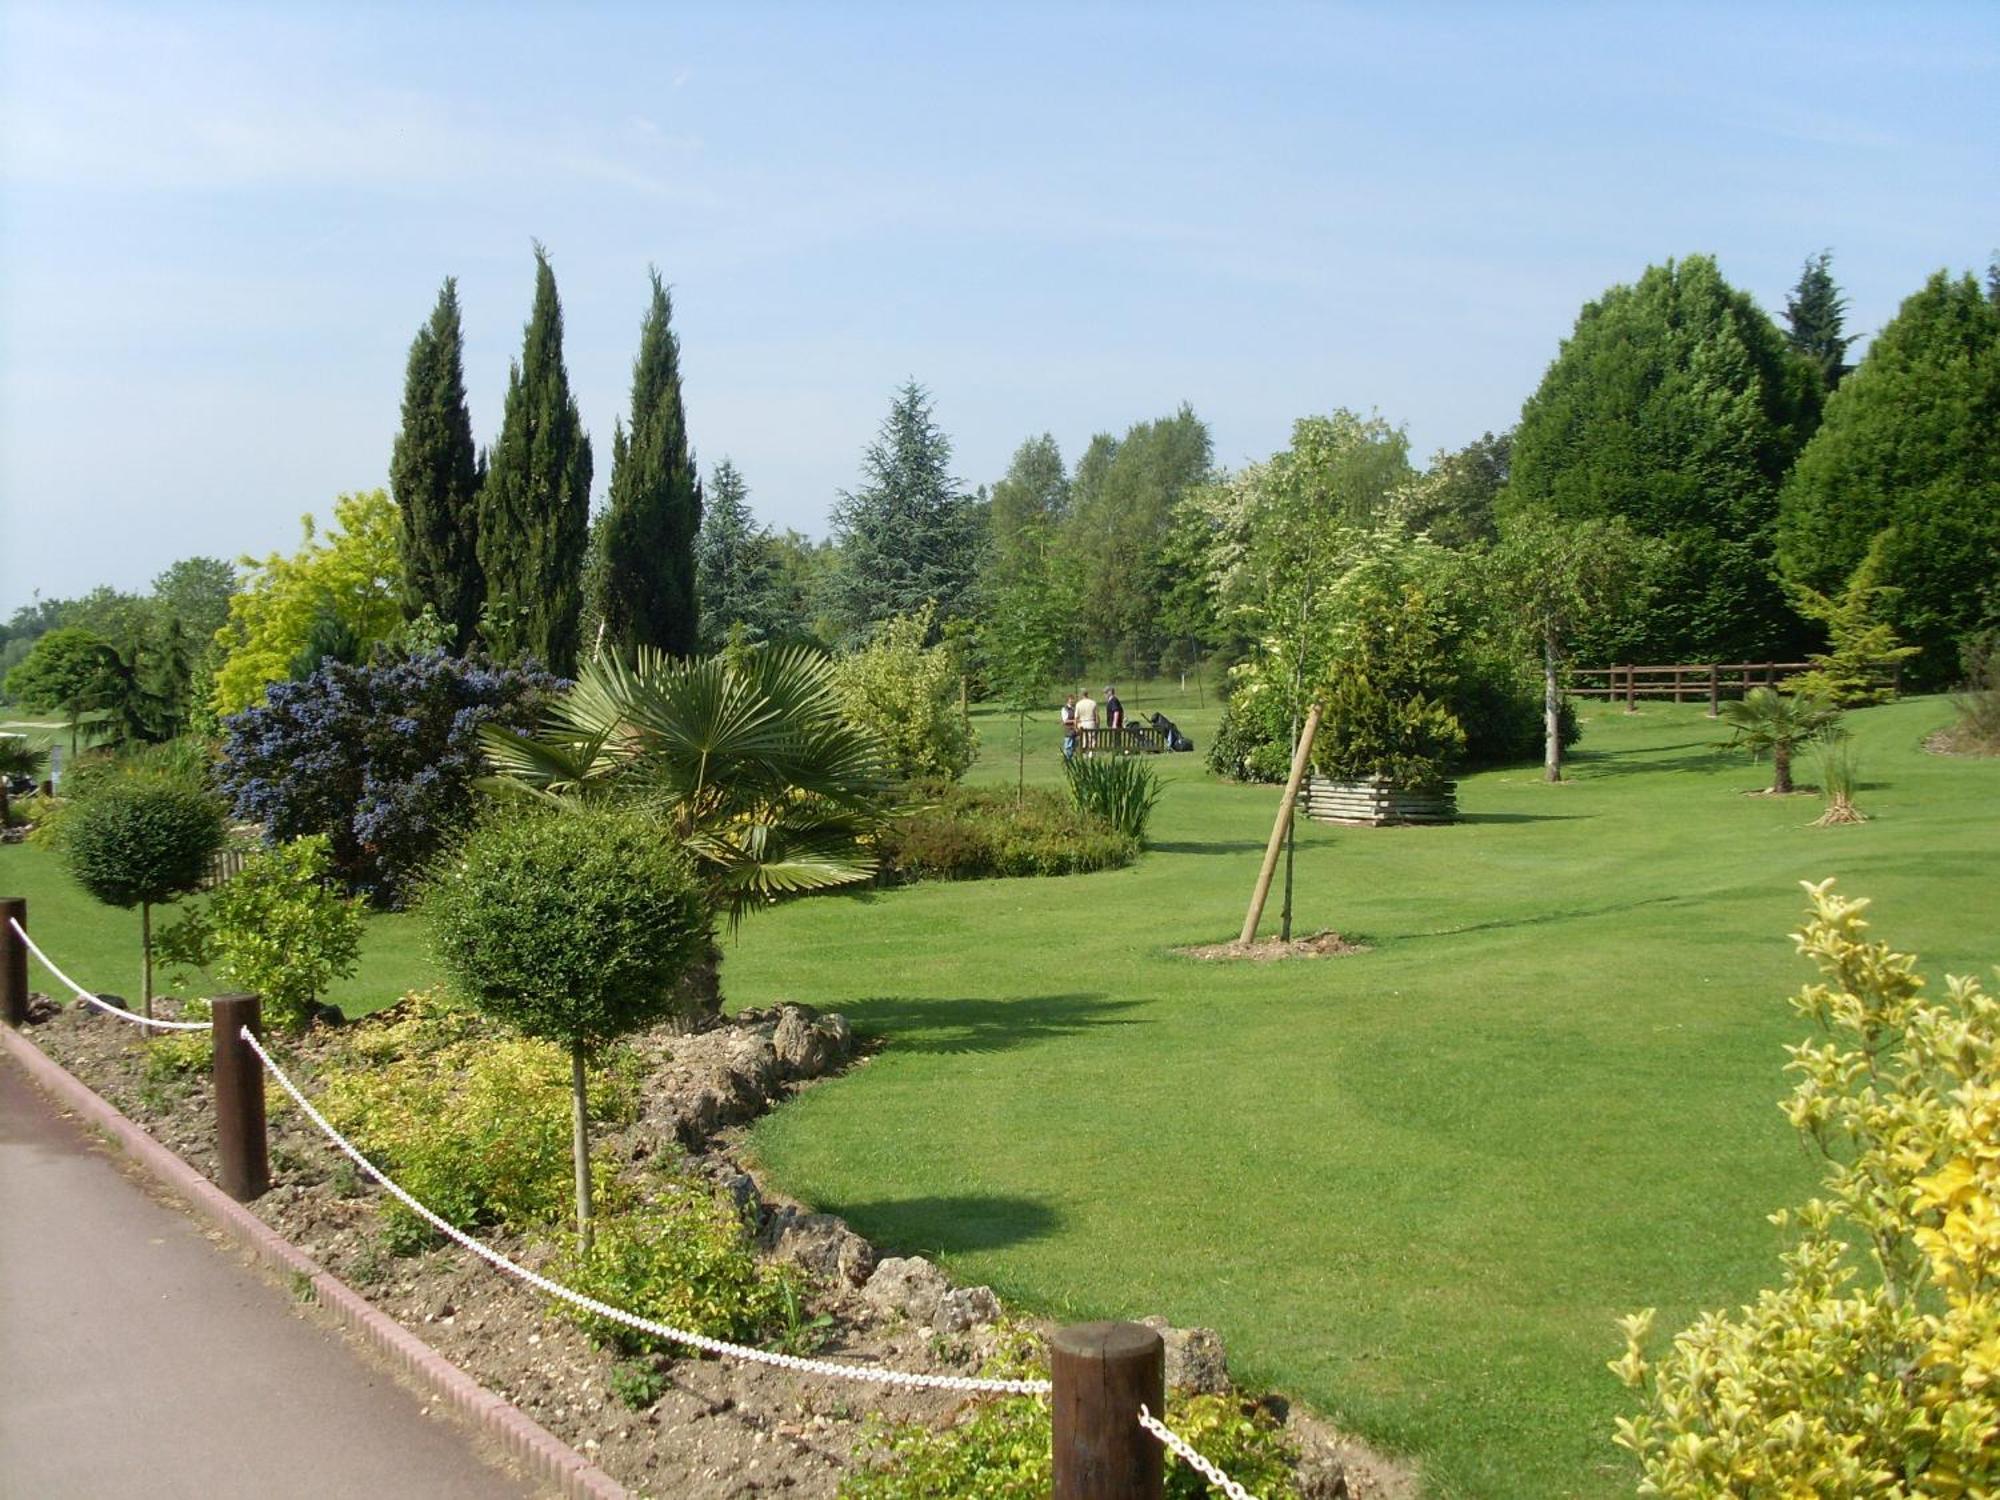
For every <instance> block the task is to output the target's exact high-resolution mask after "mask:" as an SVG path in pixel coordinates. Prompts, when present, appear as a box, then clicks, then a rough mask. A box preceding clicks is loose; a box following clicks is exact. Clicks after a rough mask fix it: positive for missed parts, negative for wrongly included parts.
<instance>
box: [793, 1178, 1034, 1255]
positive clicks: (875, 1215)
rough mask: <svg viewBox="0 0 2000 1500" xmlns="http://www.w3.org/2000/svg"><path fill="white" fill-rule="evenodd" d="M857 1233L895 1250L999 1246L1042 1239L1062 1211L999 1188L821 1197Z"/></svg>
mask: <svg viewBox="0 0 2000 1500" xmlns="http://www.w3.org/2000/svg"><path fill="white" fill-rule="evenodd" d="M822 1206H823V1207H824V1208H825V1209H826V1211H827V1212H828V1213H835V1214H839V1215H840V1217H841V1218H843V1219H845V1220H847V1222H848V1223H849V1224H851V1225H853V1226H854V1229H855V1231H856V1232H857V1233H859V1234H861V1235H864V1236H865V1237H867V1238H868V1239H870V1240H873V1241H874V1242H875V1243H876V1244H878V1245H885V1246H893V1247H894V1249H895V1252H896V1253H897V1254H899V1255H928V1256H937V1255H950V1254H952V1253H953V1252H955V1251H963V1250H1004V1249H1005V1248H1006V1247H1007V1246H1009V1245H1019V1244H1024V1243H1026V1242H1027V1241H1029V1240H1039V1239H1046V1238H1047V1237H1048V1236H1049V1235H1051V1234H1054V1233H1055V1232H1056V1231H1057V1230H1059V1229H1061V1228H1062V1223H1063V1220H1062V1215H1061V1214H1059V1213H1057V1212H1056V1210H1055V1209H1053V1208H1051V1207H1050V1206H1049V1205H1048V1204H1046V1203H1044V1202H1042V1201H1041V1200H1039V1199H1036V1198H1015V1197H1009V1196H1007V1195H1006V1194H1004V1193H964V1194H952V1195H950V1196H942V1197H928V1198H890V1199H882V1200H877V1201H874V1202H868V1203H827V1204H824V1205H822Z"/></svg>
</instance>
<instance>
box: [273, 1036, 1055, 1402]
mask: <svg viewBox="0 0 2000 1500" xmlns="http://www.w3.org/2000/svg"><path fill="white" fill-rule="evenodd" d="M243 1040H244V1041H246V1042H248V1043H249V1044H250V1049H251V1050H252V1051H253V1052H255V1053H256V1054H257V1055H258V1056H259V1057H260V1058H262V1059H263V1060H264V1066H265V1067H266V1068H268V1069H270V1071H271V1076H272V1077H273V1078H275V1079H277V1080H278V1084H279V1087H281V1088H283V1089H284V1091H285V1092H286V1093H287V1094H290V1095H291V1096H292V1099H293V1102H295V1103H296V1104H297V1105H298V1106H299V1108H300V1109H302V1110H304V1111H305V1113H306V1117H307V1118H308V1119H310V1120H311V1121H312V1122H313V1124H315V1125H317V1126H318V1127H319V1128H320V1130H321V1131H322V1132H324V1133H325V1135H326V1138H327V1139H328V1140H330V1141H332V1142H333V1144H334V1145H335V1146H336V1147H338V1148H339V1149H340V1150H341V1151H342V1152H343V1153H344V1154H345V1155H346V1156H347V1157H348V1159H349V1160H350V1161H352V1162H353V1163H354V1164H355V1165H356V1166H358V1167H360V1168H361V1170H362V1171H364V1172H366V1173H367V1174H368V1175H369V1176H370V1177H372V1178H374V1179H375V1180H376V1181H377V1182H379V1183H381V1184H382V1186H383V1187H384V1188H386V1189H387V1190H388V1191H389V1192H390V1193H391V1194H392V1195H393V1196H394V1197H395V1199H396V1200H397V1202H399V1203H401V1204H402V1205H403V1206H404V1207H405V1208H407V1209H409V1210H410V1212H411V1213H413V1214H415V1215H416V1216H417V1217H418V1218H420V1219H422V1220H423V1221H424V1222H425V1223H427V1224H429V1225H430V1226H431V1227H432V1228H433V1229H435V1230H437V1231H438V1233H440V1234H442V1235H444V1236H446V1237H447V1238H449V1239H452V1240H456V1241H457V1242H458V1243H459V1244H461V1245H463V1246H464V1247H465V1248H466V1249H468V1250H470V1251H471V1252H472V1253H473V1254H474V1255H476V1256H478V1257H479V1258H480V1259H481V1260H483V1261H485V1262H486V1263H487V1264H488V1265H491V1266H493V1267H494V1268H495V1269H497V1270H500V1271H504V1272H506V1273H507V1274H508V1275H509V1276H513V1277H515V1278H517V1279H519V1280H521V1281H524V1282H526V1283H527V1284H528V1285H529V1286H531V1287H533V1288H534V1289H535V1290H536V1291H538V1292H542V1293H544V1294H545V1295H547V1296H550V1297H555V1298H557V1299H559V1300H561V1301H563V1302H567V1303H570V1304H571V1305H572V1306H575V1307H580V1308H582V1309H583V1310H584V1311H585V1312H591V1313H595V1314H597V1316H598V1317H600V1318H609V1319H610V1320H611V1321H612V1322H614V1323H622V1324H624V1325H625V1326H626V1327H627V1328H633V1329H637V1330H638V1331H639V1332H641V1333H650V1334H652V1335H654V1336H655V1337H656V1338H663V1339H671V1340H672V1341H673V1342H674V1343H677V1344H686V1345H688V1346H689V1347H691V1348H695V1349H703V1350H706V1351H707V1352H709V1353H710V1354H726V1355H729V1356H732V1357H733V1358H736V1359H747V1360H754V1361H756V1362H757V1363H759V1364H766V1365H775V1366H776V1367H777V1368H779V1369H781V1370H795V1371H797V1372H798V1373H800V1374H802V1375H831V1376H833V1377H835V1378H837V1379H841V1380H860V1381H868V1382H871V1383H873V1384H876V1385H896V1386H905V1387H908V1388H912V1389H917V1390H931V1391H977V1392H981V1393H993V1394H999V1395H1009V1396H1045V1395H1047V1394H1048V1390H1049V1383H1048V1382H1047V1381H1046V1380H987V1379H983V1378H980V1377H976V1376H970V1375H916V1374H911V1373H909V1372H907V1371H903V1370H870V1369H866V1368H863V1367H862V1366H860V1365H843V1364H836V1363H834V1362H833V1361H831V1360H825V1359H802V1358H801V1357H799V1356H798V1355H796V1354H779V1353H776V1352H774V1351H772V1350H769V1349H752V1348H751V1347H749V1346H748V1345H747V1344H732V1343H728V1342H726V1341H725V1340H723V1339H712V1338H710V1337H708V1336H707V1335H706V1334H701V1333H692V1332H690V1331H689V1330H687V1329H685V1328H674V1327H672V1326H670V1325H668V1324H666V1323H656V1322H654V1321H653V1320H652V1319H651V1318H642V1317H640V1316H639V1315H638V1314H637V1313H630V1312H627V1311H625V1309H623V1308H622V1307H613V1306H611V1304H609V1303H608V1302H599V1301H598V1300H597V1299H596V1298H595V1297H586V1296H585V1295H584V1294H583V1293H581V1292H577V1291H572V1290H571V1289H570V1288H568V1287H566V1286H564V1285H563V1284H562V1283H561V1282H559V1281H551V1280H549V1278H548V1277H546V1276H541V1275H537V1274H536V1273H535V1272H533V1271H530V1270H529V1269H528V1268H527V1267H526V1266H523V1265H520V1264H517V1263H516V1262H514V1261H511V1260H509V1259H508V1258H507V1257H506V1256H504V1255H502V1254H501V1253H500V1252H499V1251H498V1250H495V1249H494V1248H493V1247H492V1246H491V1245H488V1244H485V1243H483V1242H482V1241H479V1240H476V1239H474V1238H473V1237H472V1236H471V1235H469V1234H466V1233H465V1232H464V1231H463V1230H461V1229H459V1228H458V1227H457V1226H455V1225H453V1224H450V1223H447V1222H446V1221H445V1220H444V1219H442V1218H440V1217H439V1216H438V1215H437V1214H435V1213H433V1212H431V1210H430V1209H428V1208H426V1207H425V1206H424V1205H423V1204H421V1203H419V1202H418V1201H417V1200H416V1199H415V1198H413V1197H411V1196H410V1194H409V1193H407V1192H405V1191H404V1190H403V1189H402V1188H401V1187H400V1186H398V1185H397V1184H396V1183H394V1182H392V1181H390V1180H389V1178H388V1177H387V1176H386V1175H385V1174H384V1173H383V1171H382V1169H381V1168H379V1167H377V1166H376V1165H375V1164H374V1163H373V1162H372V1161H370V1160H369V1159H368V1158H367V1157H366V1156H364V1155H362V1154H361V1151H360V1149H359V1148H358V1147H356V1146H355V1144H354V1143H353V1142H352V1141H350V1140H348V1139H347V1137H346V1136H344V1135H342V1134H341V1133H340V1132H339V1131H338V1130H335V1129H334V1128H333V1126H331V1125H330V1124H328V1123H327V1119H326V1116H324V1115H322V1114H321V1113H320V1112H319V1111H318V1110H317V1109H314V1108H313V1106H312V1101H311V1100H309V1099H307V1098H306V1096H305V1095H304V1094H303V1093H301V1092H300V1091H299V1086H298V1085H297V1084H295V1083H293V1082H292V1080H291V1079H290V1078H289V1077H287V1076H286V1074H285V1070H284V1069H283V1068H281V1067H279V1066H278V1064H277V1063H276V1062H275V1061H274V1060H273V1059H272V1057H271V1054H270V1053H268V1052H266V1051H265V1050H264V1046H263V1043H261V1042H259V1041H258V1040H257V1038H256V1037H255V1036H253V1035H252V1034H251V1032H250V1029H249V1028H248V1027H247V1026H246V1027H245V1028H244V1029H243Z"/></svg>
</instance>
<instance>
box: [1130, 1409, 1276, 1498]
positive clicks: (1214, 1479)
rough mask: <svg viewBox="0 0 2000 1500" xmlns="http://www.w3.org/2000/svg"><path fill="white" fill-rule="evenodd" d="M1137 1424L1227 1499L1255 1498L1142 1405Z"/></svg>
mask: <svg viewBox="0 0 2000 1500" xmlns="http://www.w3.org/2000/svg"><path fill="white" fill-rule="evenodd" d="M1139 1425H1140V1426H1141V1427H1143V1428H1145V1429H1146V1431H1148V1432H1150V1433H1152V1435H1153V1436H1154V1437H1156V1438H1158V1439H1159V1440H1160V1441H1161V1442H1163V1443H1165V1444H1166V1445H1167V1450H1168V1451H1169V1452H1171V1453H1173V1454H1174V1455H1175V1456H1176V1457H1178V1458H1179V1459H1181V1461H1182V1462H1184V1463H1186V1464H1189V1465H1191V1466H1192V1467H1193V1468H1194V1471H1195V1472H1196V1473H1197V1474H1199V1475H1201V1476H1202V1478H1204V1479H1206V1480H1207V1481H1208V1482H1209V1483H1210V1484H1212V1485H1214V1486H1215V1487H1216V1488H1217V1489H1219V1490H1221V1491H1222V1493H1223V1494H1225V1495H1227V1496H1228V1497H1229V1500H1257V1497H1256V1496H1255V1495H1253V1494H1251V1493H1250V1492H1249V1491H1248V1490H1246V1489H1244V1488H1243V1486H1242V1485H1240V1484H1238V1483H1237V1482H1236V1481H1235V1480H1233V1479H1231V1478H1230V1477H1229V1476H1228V1475H1227V1474H1225V1473H1223V1472H1222V1470H1220V1469H1218V1468H1217V1467H1216V1466H1215V1465H1214V1464H1212V1463H1210V1462H1209V1461H1208V1460H1207V1459H1205V1458H1203V1457H1202V1456H1201V1455H1200V1454H1199V1453H1197V1452H1195V1451H1194V1449H1192V1448H1190V1447H1189V1446H1188V1445H1187V1443H1186V1442H1185V1441H1184V1440H1183V1439H1181V1438H1178V1437H1175V1436H1174V1434H1173V1433H1172V1432H1170V1431H1169V1430H1168V1429H1167V1424H1166V1423H1164V1422H1162V1421H1161V1420H1160V1419H1159V1418H1158V1417H1155V1416H1154V1415H1153V1414H1152V1413H1151V1412H1149V1411H1147V1410H1146V1408H1145V1407H1144V1406H1143V1405H1142V1406H1140V1408H1139Z"/></svg>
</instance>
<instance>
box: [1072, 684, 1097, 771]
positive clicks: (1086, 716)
mask: <svg viewBox="0 0 2000 1500" xmlns="http://www.w3.org/2000/svg"><path fill="white" fill-rule="evenodd" d="M1076 737H1077V740H1078V742H1079V743H1080V744H1081V745H1082V746H1083V753H1084V754H1085V755H1088V754H1090V753H1091V752H1092V751H1093V750H1095V749H1096V748H1097V700H1096V699H1095V698H1093V697H1091V696H1090V693H1089V690H1088V689H1086V690H1085V691H1084V695H1083V696H1082V697H1081V698H1079V699H1077V700H1076Z"/></svg>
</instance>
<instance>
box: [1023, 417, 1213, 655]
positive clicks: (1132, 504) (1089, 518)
mask: <svg viewBox="0 0 2000 1500" xmlns="http://www.w3.org/2000/svg"><path fill="white" fill-rule="evenodd" d="M1213 466H1214V447H1213V443H1212V441H1211V440H1210V437H1209V432H1208V425H1207V424H1206V423H1205V422H1203V421H1202V420H1201V418H1199V417H1198V416H1196V415H1195V413H1194V409H1193V408H1192V407H1189V406H1182V407H1181V409H1180V410H1179V411H1177V412H1175V413H1174V414H1173V415H1172V416H1170V417H1161V418H1159V419H1158V420H1156V421H1151V422H1138V423H1135V424H1134V425H1133V426H1132V427H1130V428H1129V429H1127V431H1126V433H1125V435H1124V437H1122V438H1116V439H1114V438H1112V437H1111V436H1110V435H1109V434H1108V433H1100V434H1099V435H1098V436H1097V437H1095V438H1093V439H1092V440H1091V444H1090V446H1089V448H1087V449H1086V450H1085V452H1084V455H1083V457H1082V459H1080V460H1079V461H1078V463H1077V468H1076V476H1075V479H1074V480H1073V481H1072V483H1071V485H1070V509H1069V517H1068V519H1067V520H1066V521H1065V522H1064V523H1063V525H1062V526H1061V528H1060V529H1059V532H1058V534H1057V539H1056V543H1055V547H1056V555H1057V565H1058V568H1059V570H1060V571H1061V573H1062V574H1063V576H1064V577H1065V578H1066V579H1067V581H1068V584H1069V587H1070V589H1071V590H1072V591H1073V592H1074V594H1075V596H1076V599H1077V608H1078V621H1077V623H1078V626H1079V629H1080V631H1081V634H1082V637H1083V646H1084V650H1085V652H1086V653H1087V654H1088V655H1089V656H1090V657H1091V659H1092V660H1097V661H1116V662H1117V663H1118V664H1119V666H1120V667H1121V668H1122V669H1124V670H1127V671H1133V670H1150V669H1151V668H1152V667H1153V665H1154V664H1156V663H1157V662H1158V661H1159V660H1160V658H1161V656H1162V655H1163V654H1164V653H1166V652H1167V651H1168V650H1169V649H1170V648H1171V647H1172V645H1173V641H1174V635H1173V632H1171V631H1170V630H1169V628H1168V624H1167V622H1166V621H1165V620H1163V617H1162V609H1163V607H1164V604H1165V599H1166V590H1165V585H1166V583H1167V581H1168V578H1167V571H1166V564H1165V554H1166V549H1167V545H1168V540H1169V537H1170V536H1171V534H1172V532H1173V524H1174V511H1175V508H1176V507H1177V506H1178V505H1179V504H1180V502H1181V500H1182V498H1183V497H1184V496H1186V495H1187V494H1188V493H1189V491H1191V490H1193V489H1194V488H1196V487H1197V486H1199V485H1201V484H1203V483H1205V482H1206V481H1207V480H1208V479H1209V477H1210V474H1211V470H1212V468H1213Z"/></svg>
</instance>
